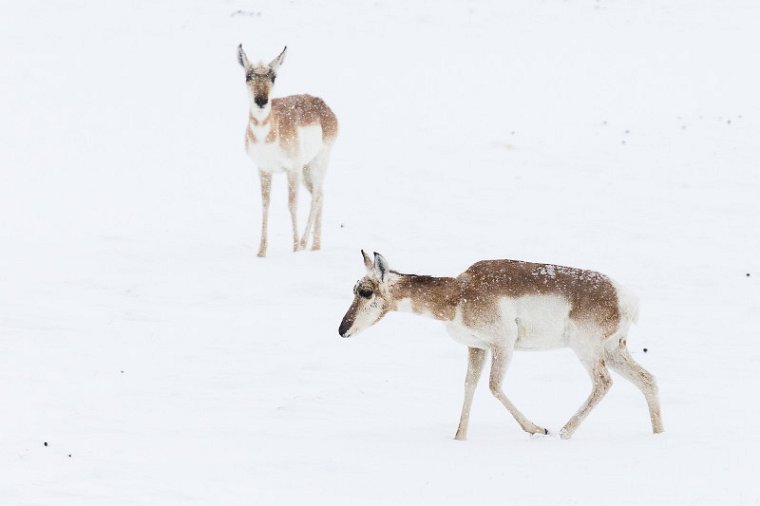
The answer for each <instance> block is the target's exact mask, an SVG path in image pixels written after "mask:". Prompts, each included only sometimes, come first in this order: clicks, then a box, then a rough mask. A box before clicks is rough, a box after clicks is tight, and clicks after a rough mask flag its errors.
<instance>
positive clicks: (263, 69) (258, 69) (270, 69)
mask: <svg viewBox="0 0 760 506" xmlns="http://www.w3.org/2000/svg"><path fill="white" fill-rule="evenodd" d="M287 50H288V47H287V46H285V49H283V50H282V53H280V55H279V56H278V57H277V58H275V59H274V60H272V61H271V62H269V65H264V63H263V62H259V63H258V64H256V65H251V62H250V61H248V56H246V54H245V51H243V45H242V44H240V45H239V46H238V62H239V63H240V65H241V66H242V67H243V69H245V84H246V86H247V87H248V95H249V98H250V99H251V109H252V110H255V109H264V108H266V106H267V105H268V104H269V95H270V93H271V92H272V87H273V86H274V80H275V79H276V78H277V72H278V71H279V70H280V65H282V63H283V62H284V61H285V52H286V51H287Z"/></svg>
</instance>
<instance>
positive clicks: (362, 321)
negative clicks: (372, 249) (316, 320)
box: [338, 250, 393, 337]
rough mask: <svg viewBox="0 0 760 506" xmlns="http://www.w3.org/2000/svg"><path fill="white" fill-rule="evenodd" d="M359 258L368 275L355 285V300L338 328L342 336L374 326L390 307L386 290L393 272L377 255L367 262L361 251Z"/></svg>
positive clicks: (367, 259)
mask: <svg viewBox="0 0 760 506" xmlns="http://www.w3.org/2000/svg"><path fill="white" fill-rule="evenodd" d="M362 257H363V258H364V265H365V267H367V275H366V276H364V277H363V278H362V279H360V280H359V281H357V282H356V285H354V301H353V302H352V303H351V307H349V308H348V311H347V312H346V316H344V317H343V321H342V322H340V327H339V328H338V334H340V335H341V337H351V336H355V335H356V334H358V333H359V332H361V331H362V330H364V329H366V328H367V327H370V326H372V325H374V324H375V323H377V322H378V321H380V319H381V318H382V317H383V316H385V315H386V314H387V313H388V311H390V309H391V306H392V304H393V302H392V297H391V294H390V289H389V285H390V278H391V277H392V276H393V273H392V272H391V271H390V269H389V268H388V263H387V262H386V260H385V258H383V255H381V254H380V253H375V259H374V261H373V260H370V258H369V256H367V254H366V253H365V252H364V250H362Z"/></svg>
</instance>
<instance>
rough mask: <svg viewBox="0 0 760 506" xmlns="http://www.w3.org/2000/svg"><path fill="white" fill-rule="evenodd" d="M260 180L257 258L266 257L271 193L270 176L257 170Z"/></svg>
mask: <svg viewBox="0 0 760 506" xmlns="http://www.w3.org/2000/svg"><path fill="white" fill-rule="evenodd" d="M259 178H260V179H261V242H260V243H259V254H258V255H259V256H260V257H265V256H267V242H268V241H267V228H268V223H269V195H270V194H271V192H272V174H270V173H269V172H265V171H263V170H261V169H259Z"/></svg>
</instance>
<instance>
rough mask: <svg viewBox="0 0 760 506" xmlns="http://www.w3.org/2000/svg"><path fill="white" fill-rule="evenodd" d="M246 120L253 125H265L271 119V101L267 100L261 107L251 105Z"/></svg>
mask: <svg viewBox="0 0 760 506" xmlns="http://www.w3.org/2000/svg"><path fill="white" fill-rule="evenodd" d="M248 120H249V121H250V122H251V125H253V126H265V125H266V124H267V123H269V122H270V121H271V120H272V105H271V102H269V103H268V104H267V105H266V107H264V108H263V109H261V108H260V107H258V106H256V107H251V108H250V111H249V114H248Z"/></svg>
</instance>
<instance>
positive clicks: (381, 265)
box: [373, 251, 389, 283]
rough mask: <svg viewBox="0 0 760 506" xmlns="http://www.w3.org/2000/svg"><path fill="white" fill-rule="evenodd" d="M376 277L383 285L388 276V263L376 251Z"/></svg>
mask: <svg viewBox="0 0 760 506" xmlns="http://www.w3.org/2000/svg"><path fill="white" fill-rule="evenodd" d="M373 268H374V273H375V277H376V278H377V279H378V281H380V282H381V283H382V282H383V281H385V276H386V274H388V270H389V269H388V262H387V261H386V260H385V257H384V256H383V255H381V254H380V253H378V252H377V251H375V264H374V266H373Z"/></svg>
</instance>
